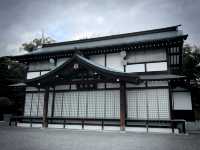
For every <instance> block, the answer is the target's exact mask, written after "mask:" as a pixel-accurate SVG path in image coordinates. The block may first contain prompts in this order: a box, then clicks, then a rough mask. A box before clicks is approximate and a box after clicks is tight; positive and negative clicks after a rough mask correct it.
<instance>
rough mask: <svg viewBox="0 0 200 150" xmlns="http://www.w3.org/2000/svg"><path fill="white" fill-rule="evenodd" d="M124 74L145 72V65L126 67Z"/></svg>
mask: <svg viewBox="0 0 200 150" xmlns="http://www.w3.org/2000/svg"><path fill="white" fill-rule="evenodd" d="M126 72H145V65H144V64H132V65H127V66H126Z"/></svg>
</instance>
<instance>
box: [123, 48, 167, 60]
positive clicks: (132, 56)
mask: <svg viewBox="0 0 200 150" xmlns="http://www.w3.org/2000/svg"><path fill="white" fill-rule="evenodd" d="M163 60H166V50H165V49H155V50H146V51H144V50H143V51H142V50H140V51H134V52H129V53H128V54H127V61H128V63H139V62H148V61H163Z"/></svg>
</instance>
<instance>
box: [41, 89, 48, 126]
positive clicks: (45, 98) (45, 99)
mask: <svg viewBox="0 0 200 150" xmlns="http://www.w3.org/2000/svg"><path fill="white" fill-rule="evenodd" d="M48 101H49V87H46V88H45V94H44V106H43V122H42V127H43V128H47V127H48V118H47V117H48V116H47V115H48Z"/></svg>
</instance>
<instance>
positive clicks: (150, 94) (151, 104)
mask: <svg viewBox="0 0 200 150" xmlns="http://www.w3.org/2000/svg"><path fill="white" fill-rule="evenodd" d="M146 92H147V100H148V118H149V119H158V118H159V116H158V114H159V113H158V93H157V90H155V89H150V90H146Z"/></svg>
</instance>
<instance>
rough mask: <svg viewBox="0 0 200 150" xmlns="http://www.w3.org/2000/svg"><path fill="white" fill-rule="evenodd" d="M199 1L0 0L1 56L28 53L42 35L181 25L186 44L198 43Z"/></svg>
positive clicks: (70, 35)
mask: <svg viewBox="0 0 200 150" xmlns="http://www.w3.org/2000/svg"><path fill="white" fill-rule="evenodd" d="M199 7H200V0H82V1H81V0H0V19H1V20H0V56H5V55H17V54H21V53H24V52H23V51H22V50H19V48H20V45H21V44H22V43H24V42H29V41H31V40H32V39H33V38H36V37H41V33H42V31H44V33H45V35H48V36H50V37H52V38H53V39H55V40H56V41H58V42H60V41H67V40H74V39H80V38H86V37H88V38H89V37H96V36H103V35H110V34H118V33H126V32H135V31H140V30H148V29H153V28H160V27H166V26H172V25H177V24H182V27H181V29H183V31H184V33H187V34H189V37H188V39H187V41H186V42H187V43H190V44H196V45H200V43H199V40H200V33H199V31H200V9H199Z"/></svg>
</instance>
